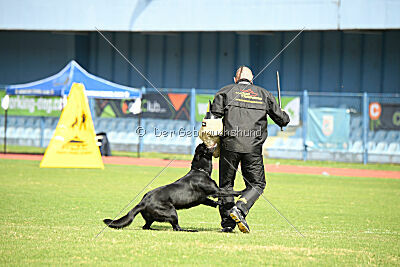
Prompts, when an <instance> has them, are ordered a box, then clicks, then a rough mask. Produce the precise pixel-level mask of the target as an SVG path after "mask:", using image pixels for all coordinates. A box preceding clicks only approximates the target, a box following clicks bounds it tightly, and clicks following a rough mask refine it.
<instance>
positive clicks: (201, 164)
mask: <svg viewBox="0 0 400 267" xmlns="http://www.w3.org/2000/svg"><path fill="white" fill-rule="evenodd" d="M214 150H215V148H212V149H209V148H207V147H206V145H204V144H203V143H202V144H200V145H198V146H197V148H196V152H195V155H194V157H193V160H192V167H191V170H190V171H189V173H188V174H186V175H185V176H183V177H182V178H180V179H179V180H177V181H175V182H173V183H172V184H168V185H165V186H161V187H159V188H156V189H154V190H152V191H150V192H148V193H146V194H145V195H144V196H143V198H142V200H141V201H140V203H139V204H137V205H136V206H135V207H134V208H133V209H132V210H131V211H129V212H128V214H126V215H125V216H124V217H122V218H120V219H118V220H115V221H113V220H111V219H104V220H103V221H104V223H105V224H107V226H109V227H111V228H123V227H126V226H128V225H129V224H131V222H132V221H133V219H134V218H135V216H136V215H137V214H138V213H139V212H140V213H141V214H142V216H143V218H144V220H145V221H146V224H145V225H144V226H143V229H151V228H150V226H151V224H152V223H153V222H154V221H157V222H169V223H170V224H171V225H172V228H173V229H174V230H175V231H184V230H183V229H182V228H181V227H180V226H179V224H178V214H177V213H176V210H179V209H189V208H192V207H195V206H198V205H200V204H203V205H206V206H210V207H214V208H215V207H217V206H218V203H217V202H215V201H213V200H211V199H209V198H208V197H210V196H212V197H224V196H239V195H240V194H241V192H237V191H232V190H223V189H220V188H219V187H218V186H217V183H216V182H215V181H214V180H212V179H211V177H210V175H211V172H212V154H213V152H214Z"/></svg>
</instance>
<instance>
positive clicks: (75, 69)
mask: <svg viewBox="0 0 400 267" xmlns="http://www.w3.org/2000/svg"><path fill="white" fill-rule="evenodd" d="M74 82H77V83H83V84H84V85H85V88H86V95H87V96H88V97H92V98H106V99H126V98H131V99H132V98H139V97H142V93H141V90H140V89H137V88H131V87H127V86H124V85H120V84H116V83H113V82H110V81H107V80H105V79H102V78H99V77H97V76H94V75H93V74H90V73H88V72H87V71H86V70H85V69H83V68H82V67H81V66H79V64H78V63H77V62H76V61H74V60H72V61H71V62H70V63H68V65H67V66H65V68H63V69H62V70H61V71H60V72H59V73H57V74H55V75H52V76H50V77H47V78H45V79H42V80H39V81H35V82H30V83H25V84H15V85H8V86H6V93H7V94H9V95H31V96H66V95H68V94H69V91H70V89H71V85H72V83H74Z"/></svg>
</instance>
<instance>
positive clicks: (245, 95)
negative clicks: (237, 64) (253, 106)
mask: <svg viewBox="0 0 400 267" xmlns="http://www.w3.org/2000/svg"><path fill="white" fill-rule="evenodd" d="M236 94H238V95H240V96H241V97H242V99H241V98H239V99H235V100H237V101H242V102H250V103H257V104H262V102H258V101H254V100H263V99H262V98H261V97H258V94H257V93H255V92H254V91H253V90H251V88H248V89H246V90H240V91H239V92H236ZM248 99H251V100H253V101H250V100H248Z"/></svg>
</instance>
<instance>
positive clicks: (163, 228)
mask: <svg viewBox="0 0 400 267" xmlns="http://www.w3.org/2000/svg"><path fill="white" fill-rule="evenodd" d="M181 227H182V229H184V230H186V231H185V232H217V233H218V232H219V231H220V228H215V227H183V226H181ZM121 230H122V231H164V232H174V231H173V230H172V227H171V226H170V225H152V227H151V230H143V229H142V228H141V227H139V228H136V227H135V228H134V227H131V228H124V229H121Z"/></svg>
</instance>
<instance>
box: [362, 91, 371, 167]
mask: <svg viewBox="0 0 400 267" xmlns="http://www.w3.org/2000/svg"><path fill="white" fill-rule="evenodd" d="M362 115H363V150H364V153H363V163H364V165H365V164H367V163H368V121H369V118H368V94H367V92H364V95H363V114H362Z"/></svg>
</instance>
